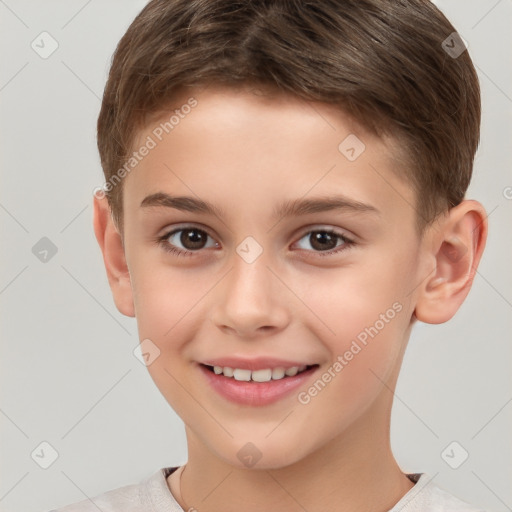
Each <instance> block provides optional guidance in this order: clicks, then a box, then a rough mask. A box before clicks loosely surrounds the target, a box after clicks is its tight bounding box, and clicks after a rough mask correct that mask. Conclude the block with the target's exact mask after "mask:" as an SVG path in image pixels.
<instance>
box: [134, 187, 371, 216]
mask: <svg viewBox="0 0 512 512" xmlns="http://www.w3.org/2000/svg"><path fill="white" fill-rule="evenodd" d="M140 206H141V207H142V208H149V207H155V206H157V207H158V206H162V207H166V208H173V209H175V210H181V211H186V212H193V213H204V214H210V215H215V216H217V217H224V216H225V212H224V210H223V209H222V208H219V207H217V206H215V205H213V204H211V203H209V202H208V201H204V200H202V199H198V198H194V197H189V196H171V195H169V194H166V193H164V192H157V193H156V194H151V195H149V196H147V197H145V198H144V199H143V200H142V202H141V204H140ZM331 210H341V211H347V212H354V213H374V214H377V215H379V214H380V211H379V210H378V209H377V208H375V207H374V206H372V205H369V204H365V203H362V202H360V201H355V200H353V199H349V198H348V197H345V196H329V197H317V198H311V199H294V200H289V201H285V202H283V203H282V204H280V205H279V206H277V207H275V208H274V210H273V216H274V217H277V218H282V217H293V216H298V215H307V214H311V213H319V212H326V211H331Z"/></svg>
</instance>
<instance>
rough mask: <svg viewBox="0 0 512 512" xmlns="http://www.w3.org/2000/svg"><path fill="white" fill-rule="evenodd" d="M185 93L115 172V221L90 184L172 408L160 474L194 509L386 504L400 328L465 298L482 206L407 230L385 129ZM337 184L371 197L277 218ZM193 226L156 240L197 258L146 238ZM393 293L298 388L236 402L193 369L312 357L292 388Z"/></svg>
mask: <svg viewBox="0 0 512 512" xmlns="http://www.w3.org/2000/svg"><path fill="white" fill-rule="evenodd" d="M191 95H193V96H194V97H195V98H196V99H197V101H198V105H197V106H196V107H195V108H194V109H193V110H192V111H191V113H190V114H188V115H187V116H186V117H185V118H184V119H182V120H181V121H180V124H179V125H178V126H176V127H175V129H174V130H173V131H172V132H171V133H170V134H169V135H167V136H166V137H164V139H163V140H162V142H160V143H159V144H158V145H157V147H156V148H154V149H152V150H151V151H150V152H149V154H148V155H147V156H146V157H145V158H144V159H143V160H142V161H141V162H140V163H139V164H138V165H137V167H136V168H135V169H134V170H133V171H131V173H130V174H129V175H127V176H126V178H124V183H123V187H124V188H123V209H124V214H123V219H124V228H123V233H122V236H121V234H120V233H119V232H118V229H117V227H116V225H115V224H114V222H113V220H112V217H111V214H110V210H109V207H108V204H107V201H106V199H98V198H95V200H94V201H95V205H94V206H95V216H94V227H95V233H96V237H97V239H98V243H99V245H100V247H101V250H102V252H103V256H104V262H105V267H106V271H107V276H108V279H109V283H110V286H111V289H112V292H113V297H114V300H115V303H116V306H117V308H118V309H119V311H120V312H121V313H123V314H125V315H127V316H136V318H137V323H138V331H139V338H140V340H144V339H150V340H151V341H152V342H153V343H154V344H155V345H157V347H158V348H159V350H160V356H159V357H158V358H157V359H155V361H154V362H153V363H152V364H150V365H149V366H148V370H149V372H150V375H151V377H152V378H153V380H154V382H155V383H156V385H157V386H158V388H159V390H160V391H161V393H162V394H163V396H164V397H165V398H166V400H167V401H168V403H169V404H170V405H171V406H172V408H173V409H174V410H175V411H176V412H177V413H178V414H179V415H180V417H181V418H182V419H183V421H184V423H185V429H186V435H187V445H188V462H187V464H186V466H185V471H184V473H183V477H182V482H181V491H182V494H181V495H180V490H179V473H180V471H177V472H175V473H173V474H172V475H171V476H170V477H169V478H168V484H169V488H170V490H171V492H172V493H173V495H174V496H175V497H176V499H177V500H178V502H179V503H180V505H181V506H182V507H183V508H184V509H185V510H187V509H189V508H191V507H194V508H196V509H198V510H200V511H201V512H210V511H218V510H224V511H226V512H230V511H235V510H236V511H238V510H244V511H246V512H252V511H258V512H259V511H261V510H266V511H268V512H273V511H282V510H288V511H303V510H308V511H310V512H314V511H323V512H325V511H335V510H336V511H340V510H343V511H356V510H358V511H360V510H368V511H370V510H371V511H383V512H384V511H387V510H389V509H390V508H392V507H393V505H395V504H396V503H397V502H398V501H399V500H400V498H401V497H402V496H403V495H404V494H405V493H406V492H407V491H409V490H410V489H411V487H412V486H413V483H412V482H411V481H410V480H409V479H408V478H407V477H406V476H405V475H404V473H403V472H402V471H401V470H400V468H399V466H398V464H397V463H396V461H395V459H394V457H393V455H392V452H391V447H390V441H389V422H390V411H391V405H392V399H393V390H394V389H395V385H396V380H397V377H398V374H399V369H400V364H401V361H402V356H403V353H404V350H405V348H406V345H407V341H408V339H409V335H410V332H411V328H412V326H413V324H414V322H415V321H416V320H417V319H419V320H420V321H422V322H426V323H443V322H446V321H447V320H449V319H450V318H451V317H452V316H453V315H454V314H455V312H456V311H457V310H458V308H459V307H460V305H461V304H462V302H463V301H464V299H465V297H466V296H467V294H468V292H469V290H470V287H471V284H472V281H473V278H474V275H475V272H476V268H477V266H478V263H479V261H480V258H481V255H482V252H483V249H484V246H485V241H486V236H487V221H486V213H485V210H484V208H483V206H482V205H481V204H480V203H478V202H476V201H473V200H465V201H463V202H462V203H461V204H459V205H458V206H456V207H454V208H452V209H451V210H450V211H449V212H448V213H447V214H445V215H442V216H440V217H439V218H438V219H437V221H436V222H435V223H434V224H433V225H432V226H431V227H430V228H429V229H428V230H427V231H426V232H425V233H424V235H423V237H421V238H420V237H419V236H418V234H417V233H416V231H415V220H416V215H417V212H416V211H415V209H414V208H413V207H412V206H411V205H414V204H415V194H414V191H413V189H412V188H411V186H410V185H409V184H408V183H407V182H406V181H405V180H403V179H401V178H400V177H399V176H397V175H396V174H395V173H394V172H393V169H394V168H396V163H395V162H394V160H393V155H394V151H396V147H397V146H396V143H397V141H394V140H392V139H380V138H377V137H376V136H374V135H371V134H369V133H367V132H366V131H364V130H363V129H362V128H360V127H359V126H358V125H357V124H356V123H354V122H352V121H351V120H350V119H349V118H348V117H347V116H345V115H344V114H343V113H341V112H340V111H335V110H334V109H333V108H332V106H329V105H325V104H322V103H316V102H315V103H313V102H304V101H302V100H298V99H295V98H293V97H290V96H286V95H283V94H274V95H272V96H264V95H261V94H255V93H254V91H252V90H249V89H239V90H234V89H226V88H220V87H211V86H210V87H209V88H207V89H200V90H199V89H198V90H194V91H193V93H191V92H190V91H188V93H187V94H184V95H183V96H182V97H181V98H178V97H177V98H176V107H174V108H179V106H180V105H183V104H184V103H185V102H186V100H187V98H188V97H190V96H191ZM168 118H169V114H168V113H166V115H165V116H162V120H163V119H168ZM159 122H160V121H159ZM157 124H158V122H157V123H155V124H151V125H150V126H148V127H146V128H145V129H143V130H141V131H140V134H139V139H138V141H135V144H134V148H138V147H140V144H142V143H143V141H144V140H146V137H147V136H148V135H150V134H151V133H152V130H153V129H154V127H155V126H156V125H157ZM349 134H355V135H356V136H357V137H358V138H359V139H360V140H361V141H363V142H364V144H365V146H366V149H365V151H364V152H363V153H362V154H361V155H360V156H359V157H358V158H357V159H356V160H355V161H353V162H351V161H349V160H348V159H347V158H346V157H345V156H344V155H343V154H342V153H341V152H340V151H339V150H338V146H339V144H340V142H342V141H343V140H344V139H345V138H346V137H347V136H348V135H349ZM393 148H395V150H394V149H393ZM157 192H164V193H168V194H173V195H183V196H192V197H195V198H200V199H203V200H206V201H208V202H210V203H212V204H214V205H216V206H217V207H219V208H222V210H223V213H224V216H223V217H218V216H215V215H209V214H205V213H197V212H183V211H178V210H175V209H172V208H167V207H163V206H157V207H150V208H148V207H146V208H143V207H141V202H142V200H143V199H144V198H145V197H146V196H148V195H150V194H154V193H157ZM340 194H343V195H344V196H346V197H348V198H350V199H352V200H356V201H359V202H362V203H365V204H369V205H371V206H373V207H374V208H376V209H378V211H379V212H378V213H371V212H354V211H342V210H340V211H337V210H331V211H324V212H318V213H309V214H307V215H295V216H292V217H281V218H273V216H272V213H273V209H274V208H275V207H276V206H277V205H278V204H280V203H281V202H282V201H284V200H293V199H301V198H311V197H323V196H328V195H340ZM190 225H192V226H193V227H196V228H198V229H202V230H204V231H206V233H207V234H208V235H209V236H208V238H207V239H206V240H205V242H204V244H203V246H199V248H194V247H198V246H194V245H192V243H191V242H190V241H189V239H187V238H185V239H183V237H182V238H181V239H180V234H181V232H180V233H178V235H174V236H173V237H171V238H168V239H167V240H168V242H171V243H174V245H176V246H177V247H178V248H180V249H182V250H186V249H188V250H189V251H195V252H194V253H193V254H192V256H187V257H183V256H177V255H174V254H172V253H169V252H167V251H166V250H165V249H164V247H163V245H162V243H158V242H157V241H156V238H157V237H158V236H162V235H164V234H166V233H169V232H170V231H172V229H177V228H178V227H181V228H184V227H188V226H190ZM322 228H324V229H325V228H331V229H333V230H335V231H336V232H337V233H338V234H342V235H345V236H346V237H348V238H349V239H351V240H353V241H354V245H352V246H345V248H344V249H343V250H342V251H340V252H338V253H337V254H331V255H330V256H325V255H324V256H322V255H321V253H322V252H323V253H325V252H327V251H331V252H332V251H333V250H335V249H338V248H340V246H342V245H343V240H342V239H339V238H336V237H335V238H334V239H333V242H332V245H330V246H327V247H326V251H325V250H324V251H322V248H321V246H320V247H319V246H318V245H316V244H315V243H314V239H313V237H312V233H311V232H312V231H315V230H320V231H321V229H322ZM203 236H205V235H204V234H203ZM247 236H251V237H253V238H254V239H255V240H256V241H257V242H258V244H259V245H260V246H261V247H262V249H263V252H262V254H261V255H260V256H259V257H258V258H257V259H256V260H255V261H254V262H252V263H248V262H246V261H245V260H244V259H242V258H241V257H240V256H239V255H238V254H237V252H236V248H237V246H238V245H239V244H240V243H241V242H242V241H243V240H244V239H245V238H246V237H247ZM183 240H184V241H183ZM187 243H188V245H184V244H187ZM201 247H203V248H201ZM397 302H398V303H399V304H400V305H401V306H402V307H401V311H400V312H399V313H397V314H396V315H395V316H394V318H393V319H392V320H390V321H389V322H388V323H386V324H385V327H384V328H382V329H381V330H380V331H379V332H378V334H377V335H376V336H375V337H374V338H373V339H370V341H369V342H368V344H367V346H365V347H364V348H363V349H362V350H361V351H360V352H359V353H358V354H357V355H356V356H355V357H354V358H353V359H352V360H351V361H350V362H349V363H348V364H347V365H346V366H345V367H344V368H343V370H342V371H341V372H339V373H338V374H337V375H336V377H335V378H333V379H332V380H331V382H329V383H328V385H326V386H325V388H324V389H323V390H322V391H321V392H320V393H318V394H317V396H315V397H314V398H312V399H311V401H310V402H309V403H308V404H301V403H299V401H298V397H297V395H298V392H297V393H295V392H294V393H292V394H291V396H289V397H287V398H285V399H282V400H280V401H278V402H277V403H275V404H271V405H267V406H263V407H251V406H241V405H235V404H233V403H231V402H228V401H227V400H225V399H224V398H222V397H221V396H219V395H217V394H216V393H215V392H213V391H212V390H211V389H210V388H209V387H208V386H207V385H206V384H205V382H204V381H203V380H202V378H201V377H202V376H201V375H200V374H199V370H198V368H197V362H198V361H202V360H205V359H209V358H214V357H221V356H240V357H243V356H246V357H250V356H257V355H260V354H264V355H272V356H275V357H281V358H285V359H286V358H290V357H293V358H295V359H297V360H300V361H304V362H310V363H311V364H314V363H317V364H319V365H320V369H319V370H317V372H316V374H315V376H314V377H312V378H311V381H310V382H308V384H307V385H306V386H303V387H302V388H301V389H300V390H299V391H301V390H302V391H304V390H307V389H308V387H309V386H311V385H312V384H313V381H314V380H316V379H317V378H319V376H321V375H322V373H323V372H326V371H327V370H328V368H329V367H331V366H332V364H333V362H334V361H335V360H336V358H337V357H338V355H343V354H344V353H345V352H346V351H347V350H348V349H349V347H350V345H351V343H352V341H353V340H354V339H356V336H357V335H358V334H359V333H360V332H361V331H363V330H364V328H365V327H368V326H371V325H374V324H375V322H376V321H377V320H378V319H379V318H380V316H379V315H381V314H383V313H385V312H386V311H387V310H388V309H389V308H391V307H392V305H393V304H394V303H397ZM248 442H251V443H253V444H254V445H255V446H256V447H257V448H258V450H259V451H260V452H261V454H262V456H261V459H260V460H259V461H258V462H257V464H256V465H255V466H253V467H252V468H248V467H246V466H244V464H243V463H242V462H241V461H240V460H239V459H238V457H237V453H238V451H239V450H240V449H241V448H242V447H243V446H244V445H245V444H246V443H248ZM205 497H206V498H205ZM203 500H204V501H203Z"/></svg>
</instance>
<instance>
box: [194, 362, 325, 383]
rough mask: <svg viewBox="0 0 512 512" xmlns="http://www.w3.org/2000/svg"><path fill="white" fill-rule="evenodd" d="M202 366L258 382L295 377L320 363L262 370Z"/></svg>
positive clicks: (212, 371)
mask: <svg viewBox="0 0 512 512" xmlns="http://www.w3.org/2000/svg"><path fill="white" fill-rule="evenodd" d="M201 366H203V367H205V368H206V369H207V370H208V371H210V372H211V373H214V374H216V375H219V376H223V377H226V378H229V379H234V380H236V381H243V382H254V383H258V382H271V381H278V380H283V379H288V378H290V377H295V376H296V375H300V374H301V373H304V372H307V371H309V370H311V369H313V368H315V369H316V368H317V367H318V366H319V365H318V364H313V365H302V366H292V367H290V368H284V367H282V366H279V367H276V368H265V369H261V370H247V369H242V368H231V367H229V366H224V367H222V366H210V365H206V364H201Z"/></svg>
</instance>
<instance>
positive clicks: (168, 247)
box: [156, 226, 356, 257]
mask: <svg viewBox="0 0 512 512" xmlns="http://www.w3.org/2000/svg"><path fill="white" fill-rule="evenodd" d="M187 229H190V230H196V231H201V232H203V233H205V234H206V235H207V236H210V235H209V234H208V233H207V232H206V231H204V229H199V228H196V227H194V226H185V227H182V228H180V229H175V230H173V231H169V232H168V233H166V234H165V235H162V236H159V237H157V238H156V242H157V243H158V244H159V245H160V246H161V247H162V248H163V249H164V250H165V251H166V252H169V253H172V254H175V255H176V256H180V257H181V256H183V257H187V256H193V255H194V254H195V253H197V252H200V250H201V249H198V250H197V251H184V250H183V249H178V248H177V247H175V246H174V245H172V244H170V243H169V242H168V241H167V239H168V238H169V237H170V236H171V235H174V234H176V233H179V232H180V231H186V230H187ZM311 233H327V234H329V235H333V236H334V237H336V238H339V239H340V240H342V241H343V244H342V245H340V246H339V247H338V248H336V249H331V250H330V251H308V252H314V253H317V254H318V256H321V257H325V256H333V255H335V254H338V253H340V252H342V251H345V250H347V249H350V248H351V247H352V246H354V245H355V244H356V243H355V242H354V241H353V240H351V239H350V238H348V237H347V236H345V235H342V234H341V233H338V232H336V231H334V230H332V229H312V230H311V231H307V232H306V233H304V234H303V235H302V236H301V237H300V238H299V240H302V239H303V238H304V237H305V236H306V235H309V234H311Z"/></svg>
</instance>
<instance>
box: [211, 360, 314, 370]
mask: <svg viewBox="0 0 512 512" xmlns="http://www.w3.org/2000/svg"><path fill="white" fill-rule="evenodd" d="M202 364H205V365H207V366H221V367H226V366H227V367H229V368H239V369H240V370H252V371H256V370H265V369H267V368H270V369H272V368H278V367H282V368H285V369H286V368H292V367H293V366H299V367H300V366H312V364H311V363H304V362H300V361H291V360H289V359H278V358H276V357H255V358H253V359H240V358H237V357H220V358H218V359H208V360H206V361H202ZM313 364H314V363H313Z"/></svg>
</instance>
